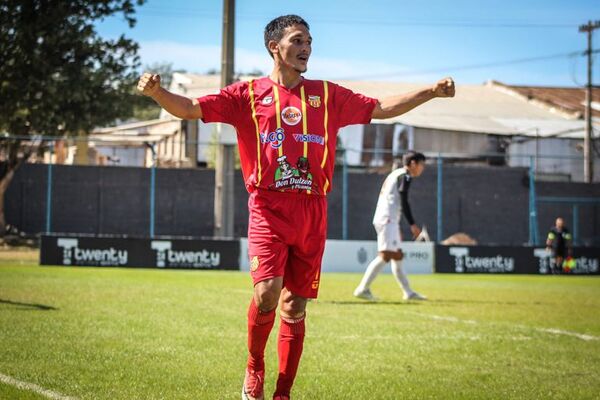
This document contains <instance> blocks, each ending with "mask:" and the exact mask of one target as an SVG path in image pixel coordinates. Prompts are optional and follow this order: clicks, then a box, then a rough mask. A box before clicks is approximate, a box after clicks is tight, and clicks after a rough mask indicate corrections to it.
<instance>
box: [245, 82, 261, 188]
mask: <svg viewBox="0 0 600 400" xmlns="http://www.w3.org/2000/svg"><path fill="white" fill-rule="evenodd" d="M253 84H254V79H251V80H250V82H248V89H249V91H250V107H251V108H252V120H253V121H254V126H255V127H256V159H257V163H258V180H257V182H256V186H258V185H260V181H261V180H262V167H261V163H260V153H261V151H260V128H259V127H258V120H257V119H256V106H255V105H254V86H253Z"/></svg>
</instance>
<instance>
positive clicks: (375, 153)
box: [92, 73, 600, 181]
mask: <svg viewBox="0 0 600 400" xmlns="http://www.w3.org/2000/svg"><path fill="white" fill-rule="evenodd" d="M242 79H244V78H242ZM337 83H339V84H341V85H343V86H345V87H348V88H350V89H352V90H354V91H356V92H360V93H363V94H365V95H368V96H372V97H377V98H382V97H386V96H392V95H398V94H402V93H407V92H410V91H413V90H416V89H419V88H421V87H423V84H415V83H399V82H361V81H339V82H337ZM219 84H220V77H219V76H218V75H198V74H190V73H174V74H173V79H172V81H171V85H170V87H169V90H171V91H173V92H175V93H179V94H181V95H184V96H188V97H200V96H203V95H206V94H210V93H215V92H216V91H218V89H219ZM584 96H585V94H584V90H583V89H577V88H550V87H526V86H510V85H504V84H501V83H499V82H495V81H490V82H488V83H486V84H484V85H458V87H457V91H456V97H455V98H453V99H452V100H448V99H435V100H432V101H430V102H428V103H426V104H424V105H422V106H420V107H418V108H416V109H414V110H412V111H411V112H409V113H407V114H405V115H401V116H399V117H396V118H392V119H388V120H380V121H378V120H374V121H372V123H371V124H370V125H365V126H350V127H346V128H343V129H342V130H341V131H340V134H339V140H338V143H339V144H338V146H339V148H340V149H345V162H346V163H347V164H348V165H350V166H353V167H363V168H369V167H382V166H388V165H391V163H392V161H393V159H394V156H396V155H399V154H401V153H402V152H403V151H405V150H407V149H415V150H417V151H421V152H424V153H427V154H430V155H433V154H438V153H443V154H444V155H451V156H454V157H455V158H456V159H457V160H461V161H462V162H464V161H466V160H470V161H471V162H473V161H475V162H478V163H491V164H500V165H508V166H529V165H530V163H531V157H532V156H533V157H534V159H535V161H534V162H535V166H536V170H537V174H538V178H539V179H549V180H564V181H582V180H583V159H582V157H583V150H582V149H583V137H584V129H585V128H584V120H583V111H584V109H583V104H582V102H583V98H584ZM593 107H594V114H593V116H594V127H595V130H594V136H593V137H594V138H595V139H598V138H599V137H600V134H599V132H600V96H596V97H595V98H594V103H593ZM177 121H180V120H178V119H177V118H175V117H173V116H172V115H170V114H168V113H167V112H166V111H164V110H162V111H161V114H160V118H159V119H158V120H154V121H147V122H143V123H139V124H138V125H135V124H133V125H131V124H130V125H129V126H119V127H113V128H107V129H103V130H97V131H95V132H94V135H92V138H93V139H100V138H101V139H102V140H103V142H102V143H101V144H96V147H97V148H98V149H100V150H101V152H102V153H103V154H109V155H112V154H113V153H114V155H112V156H114V157H117V158H119V159H126V160H133V159H135V160H138V161H136V162H137V164H136V165H146V166H147V165H148V162H147V160H148V157H149V156H148V153H147V150H145V155H144V156H142V155H139V154H138V155H125V153H127V154H129V153H133V152H136V151H137V152H138V153H139V152H141V151H142V149H143V146H144V142H153V143H156V145H157V148H158V153H157V154H158V160H159V162H158V164H159V165H165V166H167V165H172V166H194V165H207V164H208V163H209V162H210V159H211V157H212V154H214V151H213V149H214V144H216V143H217V142H218V141H219V133H220V132H226V133H227V135H229V136H230V137H231V136H234V134H233V132H232V129H231V128H227V126H226V125H223V126H218V125H219V124H205V123H203V122H202V121H186V122H185V123H181V121H180V122H179V125H177ZM169 124H171V125H169ZM167 126H169V128H167ZM151 131H152V132H159V131H160V135H159V136H160V137H158V136H148V135H150V132H151ZM144 136H145V137H144ZM111 138H113V139H114V141H115V146H116V144H117V143H118V144H119V145H120V146H121V149H122V151H119V150H114V149H112V150H111V149H109V148H110V147H111V146H110V144H109V143H110V140H111ZM126 139H127V140H126ZM596 141H597V140H596ZM128 142H129V143H130V144H131V143H133V142H135V143H137V147H136V148H135V150H134V149H132V148H131V147H129V148H128V147H127V143H128ZM597 147H600V146H597ZM194 148H195V151H194ZM126 149H128V150H126ZM598 150H600V148H599V149H598ZM111 151H112V152H113V153H110V152H111ZM136 154H137V153H136ZM594 154H595V163H594V176H595V180H596V181H600V159H599V155H598V154H599V153H598V152H597V151H596V152H594ZM141 159H144V160H146V161H145V162H144V163H143V164H142V163H140V161H139V160H141ZM128 165H130V164H128Z"/></svg>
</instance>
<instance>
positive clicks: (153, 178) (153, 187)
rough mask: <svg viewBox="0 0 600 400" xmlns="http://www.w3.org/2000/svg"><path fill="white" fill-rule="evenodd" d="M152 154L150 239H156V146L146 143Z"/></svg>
mask: <svg viewBox="0 0 600 400" xmlns="http://www.w3.org/2000/svg"><path fill="white" fill-rule="evenodd" d="M144 144H145V145H146V146H147V147H148V148H149V149H150V152H151V153H152V166H151V167H150V237H151V238H153V237H154V208H155V197H156V196H155V191H156V161H157V157H156V144H155V143H150V142H144Z"/></svg>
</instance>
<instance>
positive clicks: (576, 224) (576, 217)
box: [573, 203, 579, 246]
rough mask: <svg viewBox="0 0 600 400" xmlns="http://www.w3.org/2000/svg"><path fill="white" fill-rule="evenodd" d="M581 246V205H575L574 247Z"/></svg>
mask: <svg viewBox="0 0 600 400" xmlns="http://www.w3.org/2000/svg"><path fill="white" fill-rule="evenodd" d="M578 244H579V204H577V203H574V204H573V246H577V245H578Z"/></svg>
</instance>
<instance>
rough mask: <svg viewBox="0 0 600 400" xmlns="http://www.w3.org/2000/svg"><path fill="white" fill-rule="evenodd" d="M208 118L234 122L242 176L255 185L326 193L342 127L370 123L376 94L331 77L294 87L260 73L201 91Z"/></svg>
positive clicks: (204, 112) (295, 191) (201, 104)
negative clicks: (214, 91)
mask: <svg viewBox="0 0 600 400" xmlns="http://www.w3.org/2000/svg"><path fill="white" fill-rule="evenodd" d="M198 101H199V103H200V107H201V108H202V115H203V117H202V120H203V121H204V122H223V123H227V124H231V125H233V126H234V127H235V129H236V131H237V136H238V145H239V149H240V161H241V165H242V174H243V176H244V182H245V184H246V188H247V190H248V191H249V192H252V191H254V190H255V189H256V188H260V189H266V190H274V191H282V192H292V193H303V194H313V195H325V194H326V193H327V192H329V191H330V190H331V181H332V175H333V167H334V164H335V149H336V142H337V133H338V130H339V129H340V128H342V127H344V126H347V125H353V124H368V123H369V122H370V121H371V114H372V112H373V109H374V108H375V105H376V104H377V100H376V99H373V98H370V97H366V96H363V95H361V94H356V93H353V92H352V91H351V90H348V89H346V88H344V87H342V86H339V85H336V84H334V83H331V82H327V81H316V80H308V79H303V80H302V81H301V82H300V83H299V84H298V85H296V86H295V87H294V88H292V89H287V88H285V87H284V86H281V85H279V84H277V83H275V82H273V81H272V80H271V79H270V78H268V77H265V78H260V79H256V80H251V81H249V82H237V83H234V84H232V85H230V86H227V87H225V88H223V89H221V91H220V92H219V93H218V94H214V95H208V96H204V97H200V98H199V99H198Z"/></svg>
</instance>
